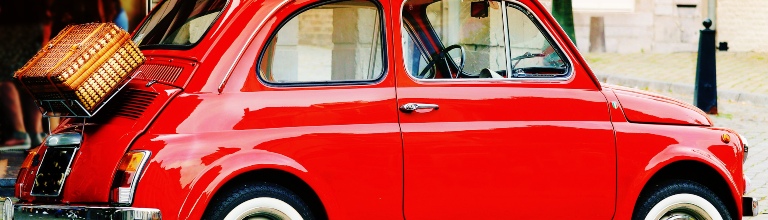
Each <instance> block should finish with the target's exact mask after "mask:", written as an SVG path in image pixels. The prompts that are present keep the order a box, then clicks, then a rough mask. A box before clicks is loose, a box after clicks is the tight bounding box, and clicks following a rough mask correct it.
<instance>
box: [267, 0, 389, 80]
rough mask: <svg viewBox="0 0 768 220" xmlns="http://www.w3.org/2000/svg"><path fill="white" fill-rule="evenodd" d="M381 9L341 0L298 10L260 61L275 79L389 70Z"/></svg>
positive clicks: (353, 76)
mask: <svg viewBox="0 0 768 220" xmlns="http://www.w3.org/2000/svg"><path fill="white" fill-rule="evenodd" d="M380 12H381V10H380V8H379V6H378V5H377V4H374V3H373V2H369V1H341V2H334V3H330V4H323V5H319V6H314V7H311V8H309V9H307V10H304V11H302V12H300V13H299V14H298V15H294V16H293V17H291V18H290V20H289V21H288V22H286V23H283V24H282V26H281V27H280V28H279V30H278V31H277V34H274V35H273V36H272V37H271V39H270V40H269V44H268V46H267V48H266V49H265V50H264V52H263V53H262V55H261V58H260V60H259V65H258V70H259V71H258V72H259V76H260V77H261V79H262V80H264V81H266V82H269V83H277V84H286V83H287V84H290V83H323V82H356V81H373V80H376V79H379V78H380V77H381V76H382V75H383V72H384V67H383V64H384V63H385V62H384V61H383V58H384V56H383V53H384V50H383V43H382V36H384V34H383V33H382V30H381V26H382V25H381V20H380V18H381V13H380Z"/></svg>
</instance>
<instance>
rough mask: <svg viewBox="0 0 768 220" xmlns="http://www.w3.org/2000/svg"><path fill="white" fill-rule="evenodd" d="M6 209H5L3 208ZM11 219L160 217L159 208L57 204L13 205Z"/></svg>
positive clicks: (129, 219)
mask: <svg viewBox="0 0 768 220" xmlns="http://www.w3.org/2000/svg"><path fill="white" fill-rule="evenodd" d="M4 211H7V210H4ZM11 213H12V214H11V216H12V219H15V220H23V219H116V220H134V219H162V215H161V214H160V210H159V209H153V208H133V207H94V206H59V205H23V204H17V205H14V206H13V210H12V212H11Z"/></svg>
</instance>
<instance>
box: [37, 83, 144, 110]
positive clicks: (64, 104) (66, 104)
mask: <svg viewBox="0 0 768 220" xmlns="http://www.w3.org/2000/svg"><path fill="white" fill-rule="evenodd" d="M135 75H136V74H132V75H131V76H130V77H128V78H127V79H125V80H124V81H123V82H122V83H121V85H120V87H117V88H116V89H115V90H113V91H112V92H111V94H110V95H109V96H108V97H107V99H105V100H104V101H103V102H101V103H99V104H97V107H96V109H95V110H94V111H93V112H89V111H88V110H87V109H86V108H85V107H84V106H83V104H82V103H80V102H79V101H77V100H72V99H43V100H35V104H37V107H38V108H39V109H40V112H42V113H43V117H46V118H50V117H61V118H91V117H93V116H94V115H96V113H98V112H99V110H101V108H103V107H104V105H106V104H107V102H109V101H110V100H112V98H114V97H115V95H117V94H118V93H120V91H122V90H123V88H124V87H125V86H126V85H128V83H129V82H130V81H131V80H132V79H133V78H134V76H135Z"/></svg>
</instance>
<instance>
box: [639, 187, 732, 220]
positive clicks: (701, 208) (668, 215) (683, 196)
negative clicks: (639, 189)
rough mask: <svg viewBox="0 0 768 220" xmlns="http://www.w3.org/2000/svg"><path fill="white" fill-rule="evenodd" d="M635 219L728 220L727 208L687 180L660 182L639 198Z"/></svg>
mask: <svg viewBox="0 0 768 220" xmlns="http://www.w3.org/2000/svg"><path fill="white" fill-rule="evenodd" d="M632 219H634V220H694V219H696V220H731V217H730V215H729V212H728V209H727V208H726V206H725V205H724V204H723V202H722V201H721V200H720V198H718V197H717V195H716V194H715V193H713V192H712V191H711V190H709V189H708V188H707V187H705V186H703V185H701V184H699V183H696V182H693V181H687V180H678V181H672V182H669V183H666V184H661V185H659V186H658V187H656V188H654V189H651V190H650V192H645V195H642V196H641V198H640V199H639V200H638V203H637V205H636V207H635V213H634V214H633V216H632Z"/></svg>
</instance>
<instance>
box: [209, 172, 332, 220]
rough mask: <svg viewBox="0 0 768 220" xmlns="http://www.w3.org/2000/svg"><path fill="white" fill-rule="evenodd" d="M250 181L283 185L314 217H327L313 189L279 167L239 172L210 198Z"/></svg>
mask: <svg viewBox="0 0 768 220" xmlns="http://www.w3.org/2000/svg"><path fill="white" fill-rule="evenodd" d="M252 182H268V183H273V184H277V185H280V186H282V187H285V188H287V189H288V190H290V191H291V192H293V193H295V194H296V195H297V196H299V198H301V199H302V200H304V202H305V203H306V204H307V205H309V208H310V210H311V211H312V213H313V215H315V217H316V219H320V220H324V219H328V215H327V214H326V212H325V206H324V205H323V202H322V201H321V200H320V197H319V196H318V195H317V193H316V192H315V190H314V189H312V187H311V186H309V184H307V183H306V182H305V181H304V180H302V179H301V178H299V177H298V176H296V175H293V174H291V173H289V172H286V171H283V170H279V169H272V168H264V169H256V170H251V171H248V172H245V173H241V174H239V175H237V176H235V177H233V178H232V179H230V180H228V181H227V182H226V183H224V184H223V185H221V187H219V188H218V189H217V190H216V191H215V192H214V193H213V194H212V196H211V197H210V198H215V197H216V196H218V195H219V194H221V193H225V192H227V190H229V189H232V188H234V187H236V186H238V185H240V184H244V183H252ZM209 201H210V200H209ZM210 205H211V204H210V202H209V203H208V204H206V206H205V207H200V208H205V209H208V206H210Z"/></svg>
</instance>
